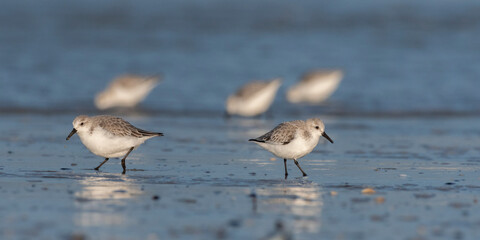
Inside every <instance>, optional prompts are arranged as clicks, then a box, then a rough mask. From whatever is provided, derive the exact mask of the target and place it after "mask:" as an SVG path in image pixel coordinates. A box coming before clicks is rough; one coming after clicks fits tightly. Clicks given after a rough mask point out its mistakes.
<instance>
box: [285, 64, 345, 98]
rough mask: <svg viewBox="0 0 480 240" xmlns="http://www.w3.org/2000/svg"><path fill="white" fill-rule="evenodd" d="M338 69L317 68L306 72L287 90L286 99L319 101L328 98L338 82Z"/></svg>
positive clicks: (339, 74) (339, 72)
mask: <svg viewBox="0 0 480 240" xmlns="http://www.w3.org/2000/svg"><path fill="white" fill-rule="evenodd" d="M342 77H343V73H342V71H340V70H319V71H314V72H311V73H308V74H306V75H304V76H303V77H302V79H301V80H300V81H299V82H298V83H297V84H296V85H295V86H293V87H291V88H290V89H288V91H287V100H288V101H289V102H292V103H300V102H307V103H312V104H316V103H321V102H323V101H325V100H327V98H329V97H330V96H331V95H332V94H333V92H335V90H336V89H337V87H338V84H340V82H341V80H342Z"/></svg>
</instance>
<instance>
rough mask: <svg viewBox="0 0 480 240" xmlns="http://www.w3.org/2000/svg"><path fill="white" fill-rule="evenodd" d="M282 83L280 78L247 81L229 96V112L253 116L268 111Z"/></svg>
mask: <svg viewBox="0 0 480 240" xmlns="http://www.w3.org/2000/svg"><path fill="white" fill-rule="evenodd" d="M280 85H282V81H281V80H280V79H279V78H277V79H273V80H271V81H253V82H249V83H247V84H246V85H244V86H242V87H241V88H240V89H239V90H238V91H237V92H236V93H235V94H232V95H230V96H229V97H228V99H227V102H226V110H227V114H236V115H240V116H245V117H252V116H257V115H260V114H262V113H264V112H266V111H267V110H268V108H269V107H270V105H272V103H273V100H274V99H275V95H276V94H277V91H278V88H279V87H280Z"/></svg>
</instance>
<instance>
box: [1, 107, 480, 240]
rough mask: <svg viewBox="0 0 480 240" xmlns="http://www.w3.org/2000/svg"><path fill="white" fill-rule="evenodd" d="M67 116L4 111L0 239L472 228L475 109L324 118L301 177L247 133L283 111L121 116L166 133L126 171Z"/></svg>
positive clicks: (403, 235)
mask: <svg viewBox="0 0 480 240" xmlns="http://www.w3.org/2000/svg"><path fill="white" fill-rule="evenodd" d="M73 117H74V116H73V115H54V116H47V115H28V114H27V115H20V116H18V115H12V116H3V117H2V120H1V123H2V124H1V125H0V131H1V132H2V133H3V134H2V136H1V138H0V158H1V159H2V163H1V164H0V192H1V194H2V198H0V206H1V207H0V214H1V216H2V218H1V219H0V236H1V237H2V239H32V238H35V239H52V238H60V239H62V238H63V239H192V238H194V239H273V237H274V236H275V235H278V236H283V237H284V238H283V239H319V238H320V239H390V238H392V235H393V236H394V237H393V238H394V239H432V238H435V239H476V238H478V237H479V236H480V231H479V230H478V229H479V226H480V217H479V216H478V214H475V213H477V212H478V211H479V208H480V206H479V204H478V198H479V197H480V182H479V172H478V165H479V163H480V159H479V157H478V156H479V154H480V148H479V147H478V144H476V143H478V141H479V140H480V132H479V131H478V128H477V125H476V124H475V122H476V118H472V117H450V118H446V119H442V120H438V119H435V118H358V117H349V118H345V117H334V116H322V117H323V119H324V120H325V124H326V130H327V132H328V134H329V135H330V136H331V137H332V138H333V139H334V141H335V144H330V143H328V142H325V141H324V142H320V143H319V145H318V146H317V148H316V149H315V150H314V152H312V153H311V154H310V155H307V156H306V157H304V158H302V159H301V160H300V164H301V166H302V168H303V169H304V170H305V171H306V172H307V173H308V177H301V173H300V171H298V169H297V168H296V166H295V165H294V164H293V162H292V161H289V162H288V168H289V173H290V175H289V177H288V179H286V180H285V179H284V174H283V173H284V172H283V160H282V159H278V158H274V156H273V155H271V154H270V153H268V152H266V151H264V150H263V149H261V148H260V147H259V146H257V145H256V144H253V143H251V142H247V139H249V138H251V137H254V136H257V135H259V134H260V133H263V132H265V131H267V130H268V129H271V128H272V127H274V125H275V123H276V122H277V121H282V120H286V119H275V120H265V119H230V120H224V119H221V118H219V119H212V118H201V117H196V118H188V117H161V116H149V115H142V114H137V115H135V116H126V117H125V118H126V119H128V120H129V121H131V122H132V123H134V124H135V125H137V126H141V127H143V128H145V129H153V130H160V131H162V132H164V133H165V136H164V137H159V138H154V139H151V140H149V141H147V142H146V143H145V144H144V145H142V146H141V147H140V148H138V149H136V150H135V151H134V152H133V153H132V154H131V155H130V157H129V158H128V159H127V169H128V170H127V174H126V175H122V174H121V171H122V169H121V166H120V161H119V160H118V159H111V160H110V161H109V162H107V163H106V164H105V165H104V166H103V167H102V168H101V171H98V172H97V171H95V170H93V168H94V167H95V166H97V164H98V163H99V162H101V161H102V160H103V159H102V158H100V157H97V156H94V155H93V154H92V153H90V152H89V151H88V150H87V149H86V148H85V147H84V146H83V145H82V144H81V142H80V140H79V139H78V137H76V136H75V137H73V138H72V139H71V140H70V141H65V137H66V135H67V134H68V133H69V131H70V129H71V124H70V121H71V120H72V119H73ZM365 188H372V189H373V190H374V191H375V192H374V193H373V194H368V193H370V192H368V191H367V192H365V191H364V193H362V190H364V189H365ZM347 226H348V227H347Z"/></svg>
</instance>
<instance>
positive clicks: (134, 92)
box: [95, 75, 159, 110]
mask: <svg viewBox="0 0 480 240" xmlns="http://www.w3.org/2000/svg"><path fill="white" fill-rule="evenodd" d="M158 82H159V78H158V77H142V76H135V75H125V76H121V77H118V78H116V79H114V80H113V81H112V82H111V83H110V84H109V85H108V87H107V88H106V89H105V90H104V91H103V92H101V93H99V94H97V96H96V97H95V105H96V106H97V108H98V109H101V110H104V109H107V108H112V107H135V106H136V105H137V104H138V103H140V102H141V101H143V99H145V97H147V95H148V94H149V93H150V91H152V89H153V88H155V87H156V86H157V85H158Z"/></svg>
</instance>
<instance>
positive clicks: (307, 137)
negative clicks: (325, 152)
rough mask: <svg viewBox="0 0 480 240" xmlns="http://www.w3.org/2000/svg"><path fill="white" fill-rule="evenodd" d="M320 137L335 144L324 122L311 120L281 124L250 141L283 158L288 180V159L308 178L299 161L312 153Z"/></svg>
mask: <svg viewBox="0 0 480 240" xmlns="http://www.w3.org/2000/svg"><path fill="white" fill-rule="evenodd" d="M320 136H322V137H324V138H326V139H327V140H328V141H330V142H331V143H333V140H332V139H331V138H330V137H329V136H328V135H327V134H326V133H325V125H324V124H323V122H322V120H320V119H318V118H311V119H307V120H306V121H302V120H296V121H291V122H284V123H281V124H279V125H278V126H277V127H275V128H274V129H273V130H271V131H270V132H268V133H265V134H264V135H262V136H260V137H258V138H254V139H249V140H248V141H253V142H255V143H256V144H258V145H260V147H262V148H264V149H266V150H267V151H269V152H271V153H273V154H274V155H275V156H277V157H279V158H283V163H284V165H285V179H286V178H287V176H288V171H287V159H293V161H294V162H295V165H297V167H298V169H300V171H301V172H302V174H303V176H307V174H306V173H305V172H304V171H303V170H302V168H301V167H300V165H299V163H298V161H297V160H298V159H299V158H301V157H303V156H305V155H307V154H309V153H310V152H312V150H313V149H314V148H315V146H317V144H318V141H319V140H320Z"/></svg>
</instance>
